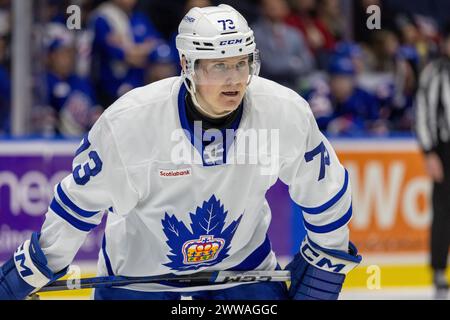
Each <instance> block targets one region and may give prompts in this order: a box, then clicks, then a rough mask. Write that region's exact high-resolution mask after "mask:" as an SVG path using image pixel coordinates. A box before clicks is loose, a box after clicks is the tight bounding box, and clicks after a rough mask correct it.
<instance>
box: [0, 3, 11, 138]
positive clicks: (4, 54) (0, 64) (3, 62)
mask: <svg viewBox="0 0 450 320" xmlns="http://www.w3.org/2000/svg"><path fill="white" fill-rule="evenodd" d="M9 5H10V3H9V1H4V0H3V1H0V135H2V134H8V133H10V123H11V122H10V110H11V81H10V73H9V70H8V69H9V61H8V45H9V32H10V11H9Z"/></svg>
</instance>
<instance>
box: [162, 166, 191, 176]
mask: <svg viewBox="0 0 450 320" xmlns="http://www.w3.org/2000/svg"><path fill="white" fill-rule="evenodd" d="M191 174H192V170H191V168H186V169H167V170H165V169H160V170H159V176H160V177H163V178H176V177H187V176H190V175H191Z"/></svg>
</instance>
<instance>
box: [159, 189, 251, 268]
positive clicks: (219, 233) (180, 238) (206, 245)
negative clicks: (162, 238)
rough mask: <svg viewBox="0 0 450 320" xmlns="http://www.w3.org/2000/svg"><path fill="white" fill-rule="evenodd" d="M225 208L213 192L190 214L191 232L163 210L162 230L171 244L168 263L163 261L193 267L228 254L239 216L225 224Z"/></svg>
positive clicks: (208, 264)
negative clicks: (226, 225)
mask: <svg viewBox="0 0 450 320" xmlns="http://www.w3.org/2000/svg"><path fill="white" fill-rule="evenodd" d="M227 214H228V211H225V209H224V206H223V205H222V204H221V203H220V200H217V199H216V197H215V196H214V195H212V196H211V198H210V199H209V200H208V201H204V202H203V205H202V207H201V208H200V207H197V209H196V211H195V214H193V213H190V214H189V215H190V217H191V222H192V223H191V229H192V232H191V231H190V230H189V229H188V228H187V227H186V225H185V224H184V223H183V222H182V221H178V219H177V218H176V217H175V216H174V215H171V216H169V214H168V213H167V212H166V214H165V215H164V219H162V220H161V222H162V225H163V231H164V233H165V235H166V237H167V244H168V245H169V247H170V253H171V254H170V255H168V258H169V259H170V262H169V263H166V264H164V265H165V266H167V267H170V268H171V269H174V270H195V269H198V268H200V267H204V266H210V265H214V264H217V263H219V262H221V261H222V260H223V259H225V258H226V257H228V254H227V253H228V251H229V250H230V243H231V239H232V238H233V236H234V233H235V232H236V229H237V227H238V226H239V223H240V221H241V218H242V214H241V215H240V216H239V218H238V219H237V220H234V221H232V222H231V223H230V225H229V226H228V227H227V228H225V229H224V227H225V218H226V216H227Z"/></svg>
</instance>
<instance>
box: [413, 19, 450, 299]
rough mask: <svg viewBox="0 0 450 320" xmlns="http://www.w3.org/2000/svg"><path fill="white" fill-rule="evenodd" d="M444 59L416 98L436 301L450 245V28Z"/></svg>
mask: <svg viewBox="0 0 450 320" xmlns="http://www.w3.org/2000/svg"><path fill="white" fill-rule="evenodd" d="M442 53H443V54H442V56H441V57H439V58H437V59H436V60H434V61H432V62H430V63H429V64H428V65H427V66H426V67H425V68H424V70H423V71H422V74H421V75H420V80H419V89H418V92H417V97H416V98H417V99H416V133H417V137H418V139H419V142H420V145H421V147H422V150H423V152H424V156H425V163H426V168H427V171H428V174H429V175H430V177H431V178H432V180H433V193H432V206H433V218H432V223H431V243H430V245H431V267H432V269H433V284H434V286H435V298H437V299H446V298H447V295H448V280H447V279H446V276H445V269H446V267H447V257H448V250H449V246H450V25H449V27H447V28H446V30H445V32H444V38H443V41H442Z"/></svg>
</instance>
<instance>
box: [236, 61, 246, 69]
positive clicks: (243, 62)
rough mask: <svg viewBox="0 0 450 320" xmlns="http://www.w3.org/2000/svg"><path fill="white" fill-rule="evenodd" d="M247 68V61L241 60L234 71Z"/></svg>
mask: <svg viewBox="0 0 450 320" xmlns="http://www.w3.org/2000/svg"><path fill="white" fill-rule="evenodd" d="M246 67H247V61H246V60H243V61H239V62H238V64H237V65H236V69H237V70H242V69H245V68H246Z"/></svg>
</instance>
